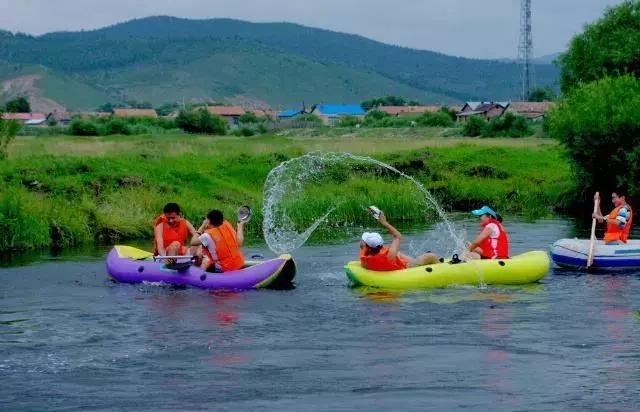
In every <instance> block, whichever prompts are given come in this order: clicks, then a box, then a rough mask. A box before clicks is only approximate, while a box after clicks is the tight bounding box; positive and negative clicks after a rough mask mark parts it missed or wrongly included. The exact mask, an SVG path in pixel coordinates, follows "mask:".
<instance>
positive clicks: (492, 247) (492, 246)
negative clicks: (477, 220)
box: [480, 218, 509, 259]
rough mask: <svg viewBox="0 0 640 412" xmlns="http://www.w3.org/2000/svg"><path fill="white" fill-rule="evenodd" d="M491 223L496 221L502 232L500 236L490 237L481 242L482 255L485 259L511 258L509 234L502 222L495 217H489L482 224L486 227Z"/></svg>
mask: <svg viewBox="0 0 640 412" xmlns="http://www.w3.org/2000/svg"><path fill="white" fill-rule="evenodd" d="M491 223H495V224H496V226H498V230H499V232H500V233H499V234H498V238H495V239H494V238H491V237H488V238H486V239H485V240H483V241H482V243H480V249H482V257H483V258H485V259H509V236H508V235H507V231H506V230H504V226H502V223H500V222H499V221H498V220H496V219H494V218H489V219H488V220H487V221H486V222H484V223H483V224H482V227H483V228H486V227H487V225H489V224H491Z"/></svg>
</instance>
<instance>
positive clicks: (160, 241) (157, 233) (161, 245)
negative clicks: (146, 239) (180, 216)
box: [153, 223, 167, 256]
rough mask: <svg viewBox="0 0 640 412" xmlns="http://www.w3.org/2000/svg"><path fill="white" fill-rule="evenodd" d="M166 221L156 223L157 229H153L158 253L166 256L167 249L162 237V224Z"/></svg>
mask: <svg viewBox="0 0 640 412" xmlns="http://www.w3.org/2000/svg"><path fill="white" fill-rule="evenodd" d="M163 224H164V223H160V224H159V225H156V227H155V229H153V236H154V237H155V239H156V247H157V248H158V255H160V256H166V255H167V249H165V248H164V238H163V237H162V225H163Z"/></svg>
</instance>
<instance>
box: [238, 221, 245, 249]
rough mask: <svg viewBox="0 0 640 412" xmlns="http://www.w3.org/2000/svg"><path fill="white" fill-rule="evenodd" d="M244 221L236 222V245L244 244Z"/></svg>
mask: <svg viewBox="0 0 640 412" xmlns="http://www.w3.org/2000/svg"><path fill="white" fill-rule="evenodd" d="M244 223H245V222H243V221H239V222H238V230H237V231H236V241H237V242H238V246H242V245H243V244H244Z"/></svg>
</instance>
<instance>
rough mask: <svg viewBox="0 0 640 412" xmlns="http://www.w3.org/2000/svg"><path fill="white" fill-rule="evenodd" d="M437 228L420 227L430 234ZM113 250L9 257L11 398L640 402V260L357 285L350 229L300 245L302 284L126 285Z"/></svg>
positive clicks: (144, 402) (418, 241)
mask: <svg viewBox="0 0 640 412" xmlns="http://www.w3.org/2000/svg"><path fill="white" fill-rule="evenodd" d="M467 223H468V222H467ZM468 228H469V231H470V232H472V231H475V230H476V228H475V226H473V225H468ZM508 228H509V229H510V232H511V235H512V238H513V249H514V251H515V252H522V251H525V250H530V249H547V248H548V246H549V244H550V243H551V242H553V241H554V240H556V239H558V238H562V237H573V236H576V235H584V228H582V227H578V228H576V227H575V226H574V224H573V223H572V222H570V221H566V220H557V221H544V222H535V223H524V222H517V223H510V224H509V226H508ZM437 237H438V234H437V233H435V232H430V233H427V234H424V235H418V234H415V235H412V236H410V240H411V243H412V245H413V246H414V247H415V248H418V247H420V246H423V247H427V246H425V244H428V243H431V239H434V238H437ZM433 249H434V250H437V245H435V246H434V247H433ZM105 251H106V249H104V250H99V251H92V252H91V253H85V252H77V253H76V254H74V253H71V254H66V255H63V256H62V257H51V256H48V255H43V254H40V255H37V256H35V257H31V258H30V259H22V260H21V259H16V260H14V263H13V266H11V267H7V268H2V269H0V280H1V283H0V381H1V382H2V383H1V387H0V405H2V407H1V408H0V409H2V410H49V409H64V410H86V409H120V410H123V409H124V410H176V409H180V410H210V409H214V410H220V411H227V410H228V411H238V410H276V409H278V410H296V411H316V410H392V409H393V410H403V411H411V410H416V411H424V410H435V411H442V410H451V409H465V410H505V411H507V410H509V411H511V410H637V407H638V404H640V385H639V382H640V372H639V371H640V350H639V346H638V344H639V343H640V315H638V310H640V278H639V277H638V275H639V274H638V273H619V274H616V275H584V274H581V273H578V272H571V271H563V270H559V269H555V270H552V272H551V273H550V274H549V276H548V277H547V278H546V279H545V280H544V281H543V282H542V283H540V284H534V285H527V286H522V287H488V288H486V289H478V288H473V287H458V288H450V289H441V290H430V291H413V292H407V293H397V292H389V291H381V290H375V289H366V288H365V289H362V288H360V289H353V288H350V287H348V282H347V279H346V276H345V275H344V271H343V268H342V266H343V264H344V263H345V262H346V261H348V260H350V259H353V257H354V256H355V254H356V252H357V251H356V246H355V245H354V244H353V243H351V244H339V245H324V246H306V247H303V248H302V249H300V250H298V251H297V252H296V253H295V257H296V259H297V261H298V269H299V271H298V275H297V287H296V289H295V290H291V291H253V292H246V293H228V292H225V293H220V292H218V293H216V292H207V291H201V290H196V289H183V290H176V289H172V288H167V287H158V286H151V285H137V286H135V285H117V284H112V283H111V282H109V281H108V280H107V278H106V276H105V270H104V261H103V253H104V252H105ZM254 252H260V253H264V254H266V253H267V252H266V251H265V250H264V248H263V247H261V246H258V247H252V248H249V253H254Z"/></svg>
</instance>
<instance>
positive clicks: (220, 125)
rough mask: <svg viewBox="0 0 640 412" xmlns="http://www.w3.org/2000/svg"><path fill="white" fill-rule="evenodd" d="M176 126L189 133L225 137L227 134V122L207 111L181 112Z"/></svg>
mask: <svg viewBox="0 0 640 412" xmlns="http://www.w3.org/2000/svg"><path fill="white" fill-rule="evenodd" d="M176 126H178V127H179V128H181V129H182V130H184V131H185V132H187V133H206V134H216V135H224V134H226V133H227V127H228V124H227V121H226V120H225V119H223V118H222V117H220V116H218V115H215V114H212V113H210V112H209V111H208V110H207V109H205V108H201V109H198V110H181V111H180V114H178V117H176Z"/></svg>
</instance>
